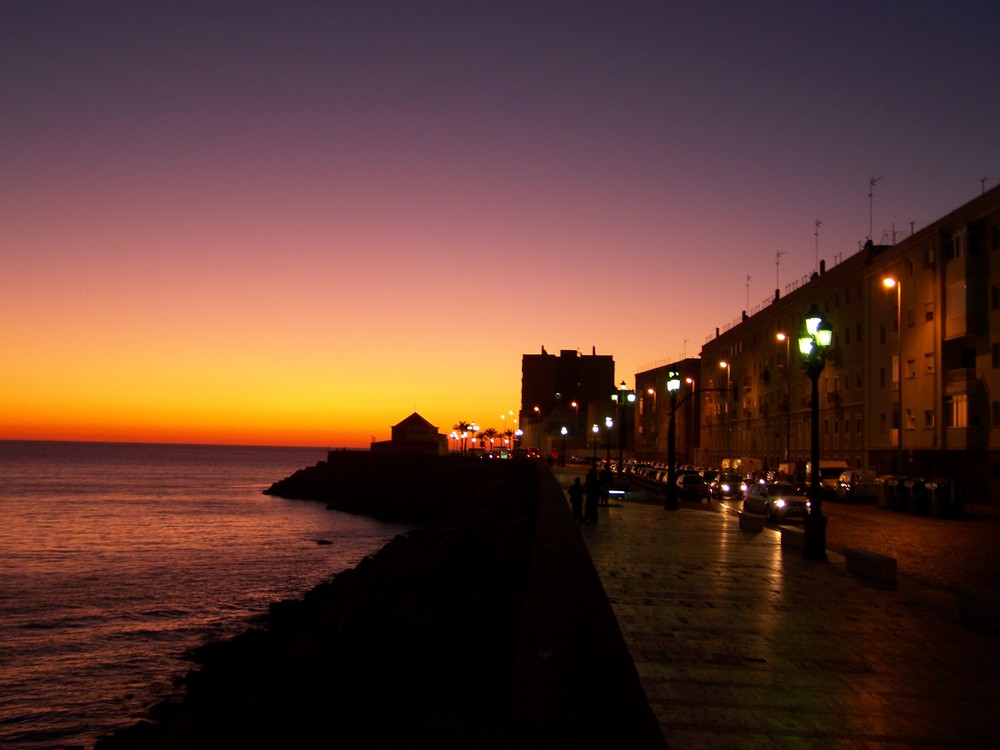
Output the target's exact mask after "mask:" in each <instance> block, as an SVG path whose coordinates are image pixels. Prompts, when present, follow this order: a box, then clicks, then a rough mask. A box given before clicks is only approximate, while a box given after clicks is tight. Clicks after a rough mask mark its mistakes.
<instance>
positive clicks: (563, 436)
mask: <svg viewBox="0 0 1000 750" xmlns="http://www.w3.org/2000/svg"><path fill="white" fill-rule="evenodd" d="M559 432H560V434H561V435H562V439H563V449H562V459H561V460H560V462H559V463H560V465H563V464H565V463H566V435H567V434H569V428H567V427H566V426H565V425H563V428H562V429H561V430H559Z"/></svg>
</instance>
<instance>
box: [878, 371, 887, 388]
mask: <svg viewBox="0 0 1000 750" xmlns="http://www.w3.org/2000/svg"><path fill="white" fill-rule="evenodd" d="M878 385H879V388H885V368H884V367H882V368H881V369H879V371H878Z"/></svg>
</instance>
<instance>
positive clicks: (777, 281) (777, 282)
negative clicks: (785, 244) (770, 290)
mask: <svg viewBox="0 0 1000 750" xmlns="http://www.w3.org/2000/svg"><path fill="white" fill-rule="evenodd" d="M784 254H785V252H784V251H783V250H779V251H778V252H776V253H775V254H774V288H775V289H781V275H780V273H781V256H782V255H784Z"/></svg>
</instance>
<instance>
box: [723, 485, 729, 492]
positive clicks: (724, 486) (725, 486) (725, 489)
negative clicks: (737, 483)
mask: <svg viewBox="0 0 1000 750" xmlns="http://www.w3.org/2000/svg"><path fill="white" fill-rule="evenodd" d="M722 491H723V492H729V485H728V484H724V485H722Z"/></svg>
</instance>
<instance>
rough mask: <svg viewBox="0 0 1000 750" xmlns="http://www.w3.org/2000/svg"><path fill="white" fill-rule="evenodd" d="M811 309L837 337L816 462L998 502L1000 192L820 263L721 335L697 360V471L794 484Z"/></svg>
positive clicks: (800, 455) (804, 415) (804, 413)
mask: <svg viewBox="0 0 1000 750" xmlns="http://www.w3.org/2000/svg"><path fill="white" fill-rule="evenodd" d="M887 279H891V280H892V281H893V282H894V284H895V285H894V286H892V287H889V286H887V285H886V283H885V282H886V280H887ZM813 306H815V307H816V308H817V309H818V310H819V311H820V312H821V313H822V314H823V315H824V316H825V317H826V319H827V320H828V322H829V323H830V326H831V327H832V329H833V343H832V345H831V347H830V349H829V351H828V355H827V360H826V367H825V369H824V371H823V373H822V375H821V376H820V381H819V386H820V402H819V420H820V422H819V424H820V446H821V455H822V457H823V458H824V459H841V460H844V461H846V462H847V463H848V465H849V466H851V467H857V468H871V469H874V470H875V471H876V472H878V473H880V474H898V475H903V476H920V477H924V478H948V479H954V480H960V481H962V482H963V483H964V484H965V486H966V490H967V491H969V490H971V491H973V492H975V493H976V499H977V501H985V500H986V499H987V498H988V497H992V496H994V495H995V494H996V493H998V492H1000V187H997V188H993V189H992V190H989V191H985V192H984V193H983V194H982V195H980V196H978V197H977V198H975V199H973V200H971V201H969V202H968V203H966V204H965V205H963V206H961V207H960V208H958V209H956V210H955V211H953V212H952V213H950V214H948V215H947V216H945V217H943V218H941V219H939V220H937V221H935V222H933V223H932V224H930V225H928V226H927V227H924V228H923V229H921V230H920V231H917V232H914V233H913V234H912V235H911V236H909V237H907V238H906V239H904V240H902V241H900V242H898V243H897V244H894V245H874V244H872V243H871V242H868V243H867V244H866V245H865V246H864V248H862V249H861V250H860V251H859V252H858V253H856V254H855V255H853V256H851V257H848V258H846V259H843V260H842V261H841V262H839V263H836V264H835V265H834V266H832V267H830V268H827V267H826V265H825V263H820V267H819V268H818V269H817V270H816V272H815V273H813V274H811V275H810V276H809V277H807V278H804V279H802V280H800V281H798V282H795V283H793V284H790V285H788V287H786V289H785V292H784V294H782V293H781V291H780V290H775V294H774V296H773V297H772V298H770V299H768V300H767V301H766V302H765V303H764V304H763V305H761V306H760V307H759V308H758V309H755V310H752V311H750V312H749V313H747V312H744V314H743V316H742V318H741V319H740V320H739V321H737V322H735V323H734V324H733V325H731V326H730V327H728V328H727V329H725V330H722V331H720V330H718V329H717V330H716V333H715V335H714V336H713V337H711V338H710V339H709V340H708V341H706V343H705V344H704V346H703V348H702V351H701V382H702V383H703V384H704V386H705V391H706V395H705V399H704V402H703V404H702V406H703V415H702V417H703V418H702V424H701V445H700V451H699V452H698V461H699V462H700V463H703V464H706V465H716V466H717V465H719V463H720V462H721V460H722V459H723V458H727V457H738V456H753V457H757V458H760V459H762V461H763V463H764V465H765V466H767V467H769V468H777V467H778V465H779V464H780V463H783V462H786V461H787V462H795V463H797V464H798V465H799V467H800V471H801V467H803V466H804V463H805V461H807V460H808V457H809V451H810V396H811V391H810V381H809V378H808V376H807V375H806V373H805V371H804V369H803V367H802V360H801V357H800V355H799V353H798V351H797V348H798V347H797V341H798V337H799V335H800V333H801V331H802V329H803V326H804V319H805V317H806V316H807V313H808V312H809V310H810V309H811V308H812V307H813Z"/></svg>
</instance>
